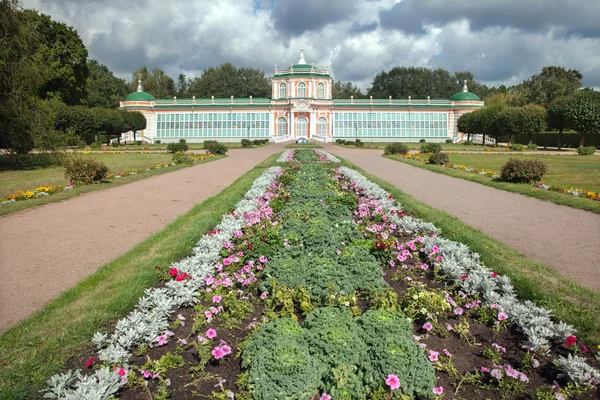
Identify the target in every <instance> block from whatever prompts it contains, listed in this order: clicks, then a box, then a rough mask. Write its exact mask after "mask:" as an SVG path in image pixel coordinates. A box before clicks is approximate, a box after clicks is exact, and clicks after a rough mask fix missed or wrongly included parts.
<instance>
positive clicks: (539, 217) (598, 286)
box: [324, 144, 600, 291]
mask: <svg viewBox="0 0 600 400" xmlns="http://www.w3.org/2000/svg"><path fill="white" fill-rule="evenodd" d="M324 148H325V151H328V152H330V153H332V154H334V155H339V156H340V157H343V158H345V159H347V160H348V161H351V162H353V163H354V164H356V165H358V166H359V167H360V168H362V169H363V170H365V171H366V172H368V173H369V174H372V175H374V176H376V177H378V178H380V179H383V180H385V181H386V182H389V183H390V184H392V185H393V186H395V187H397V188H398V189H400V190H402V191H403V192H405V193H407V194H409V195H411V196H413V197H414V198H416V199H417V200H419V201H422V202H424V203H426V204H428V205H429V206H431V207H434V208H437V209H439V210H442V211H444V212H446V213H448V214H450V215H452V216H454V217H456V218H458V219H459V220H461V221H462V222H464V223H465V224H466V225H469V226H472V227H474V228H476V229H479V230H480V231H482V232H483V233H485V234H487V235H489V236H491V237H492V238H494V239H496V240H498V241H500V242H503V243H505V244H507V245H508V246H510V247H512V248H514V249H516V250H518V251H520V252H521V253H523V254H524V255H526V256H527V257H529V258H530V259H532V260H535V261H538V262H540V263H542V264H544V265H547V266H549V267H551V268H553V269H554V270H556V271H557V272H558V273H559V274H560V275H562V276H564V277H565V278H568V279H571V280H573V281H575V282H577V283H579V284H580V285H582V286H584V287H587V288H589V289H591V290H594V291H600V273H599V272H600V268H599V266H598V258H597V249H598V247H599V246H600V215H598V214H594V213H592V212H588V211H583V210H578V209H575V208H571V207H568V206H562V205H558V204H554V203H551V202H548V201H543V200H539V199H535V198H531V197H527V196H524V195H521V194H518V193H511V192H507V191H504V190H499V189H495V188H492V187H489V186H485V185H480V184H478V183H475V182H470V181H467V180H464V179H459V178H453V177H450V176H446V175H443V174H437V173H435V172H431V171H427V170H425V169H422V168H418V167H413V166H411V165H408V164H404V163H401V162H398V161H394V160H390V159H387V158H384V157H381V155H382V151H378V150H372V151H364V150H361V149H356V148H354V149H352V148H343V147H341V146H337V145H333V144H325V145H324Z"/></svg>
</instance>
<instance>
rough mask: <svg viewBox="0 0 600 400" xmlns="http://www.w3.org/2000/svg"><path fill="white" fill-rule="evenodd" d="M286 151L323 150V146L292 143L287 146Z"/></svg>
mask: <svg viewBox="0 0 600 400" xmlns="http://www.w3.org/2000/svg"><path fill="white" fill-rule="evenodd" d="M285 148H286V149H311V148H312V149H322V148H323V146H321V145H320V144H318V143H290V144H288V145H287V146H285Z"/></svg>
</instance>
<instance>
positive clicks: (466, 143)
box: [463, 140, 473, 146]
mask: <svg viewBox="0 0 600 400" xmlns="http://www.w3.org/2000/svg"><path fill="white" fill-rule="evenodd" d="M463 145H464V146H472V145H473V142H472V141H470V140H465V141H464V142H463Z"/></svg>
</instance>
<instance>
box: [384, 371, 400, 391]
mask: <svg viewBox="0 0 600 400" xmlns="http://www.w3.org/2000/svg"><path fill="white" fill-rule="evenodd" d="M385 384H386V385H388V386H389V387H390V390H396V389H398V388H400V378H398V376H396V375H392V374H389V375H388V376H387V379H386V380H385Z"/></svg>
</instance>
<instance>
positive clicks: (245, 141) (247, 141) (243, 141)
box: [240, 139, 252, 147]
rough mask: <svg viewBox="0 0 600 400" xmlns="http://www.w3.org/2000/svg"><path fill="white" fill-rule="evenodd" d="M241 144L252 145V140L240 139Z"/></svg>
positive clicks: (243, 145) (244, 145)
mask: <svg viewBox="0 0 600 400" xmlns="http://www.w3.org/2000/svg"><path fill="white" fill-rule="evenodd" d="M240 144H241V145H242V147H252V141H250V140H248V139H242V140H241V141H240Z"/></svg>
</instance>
